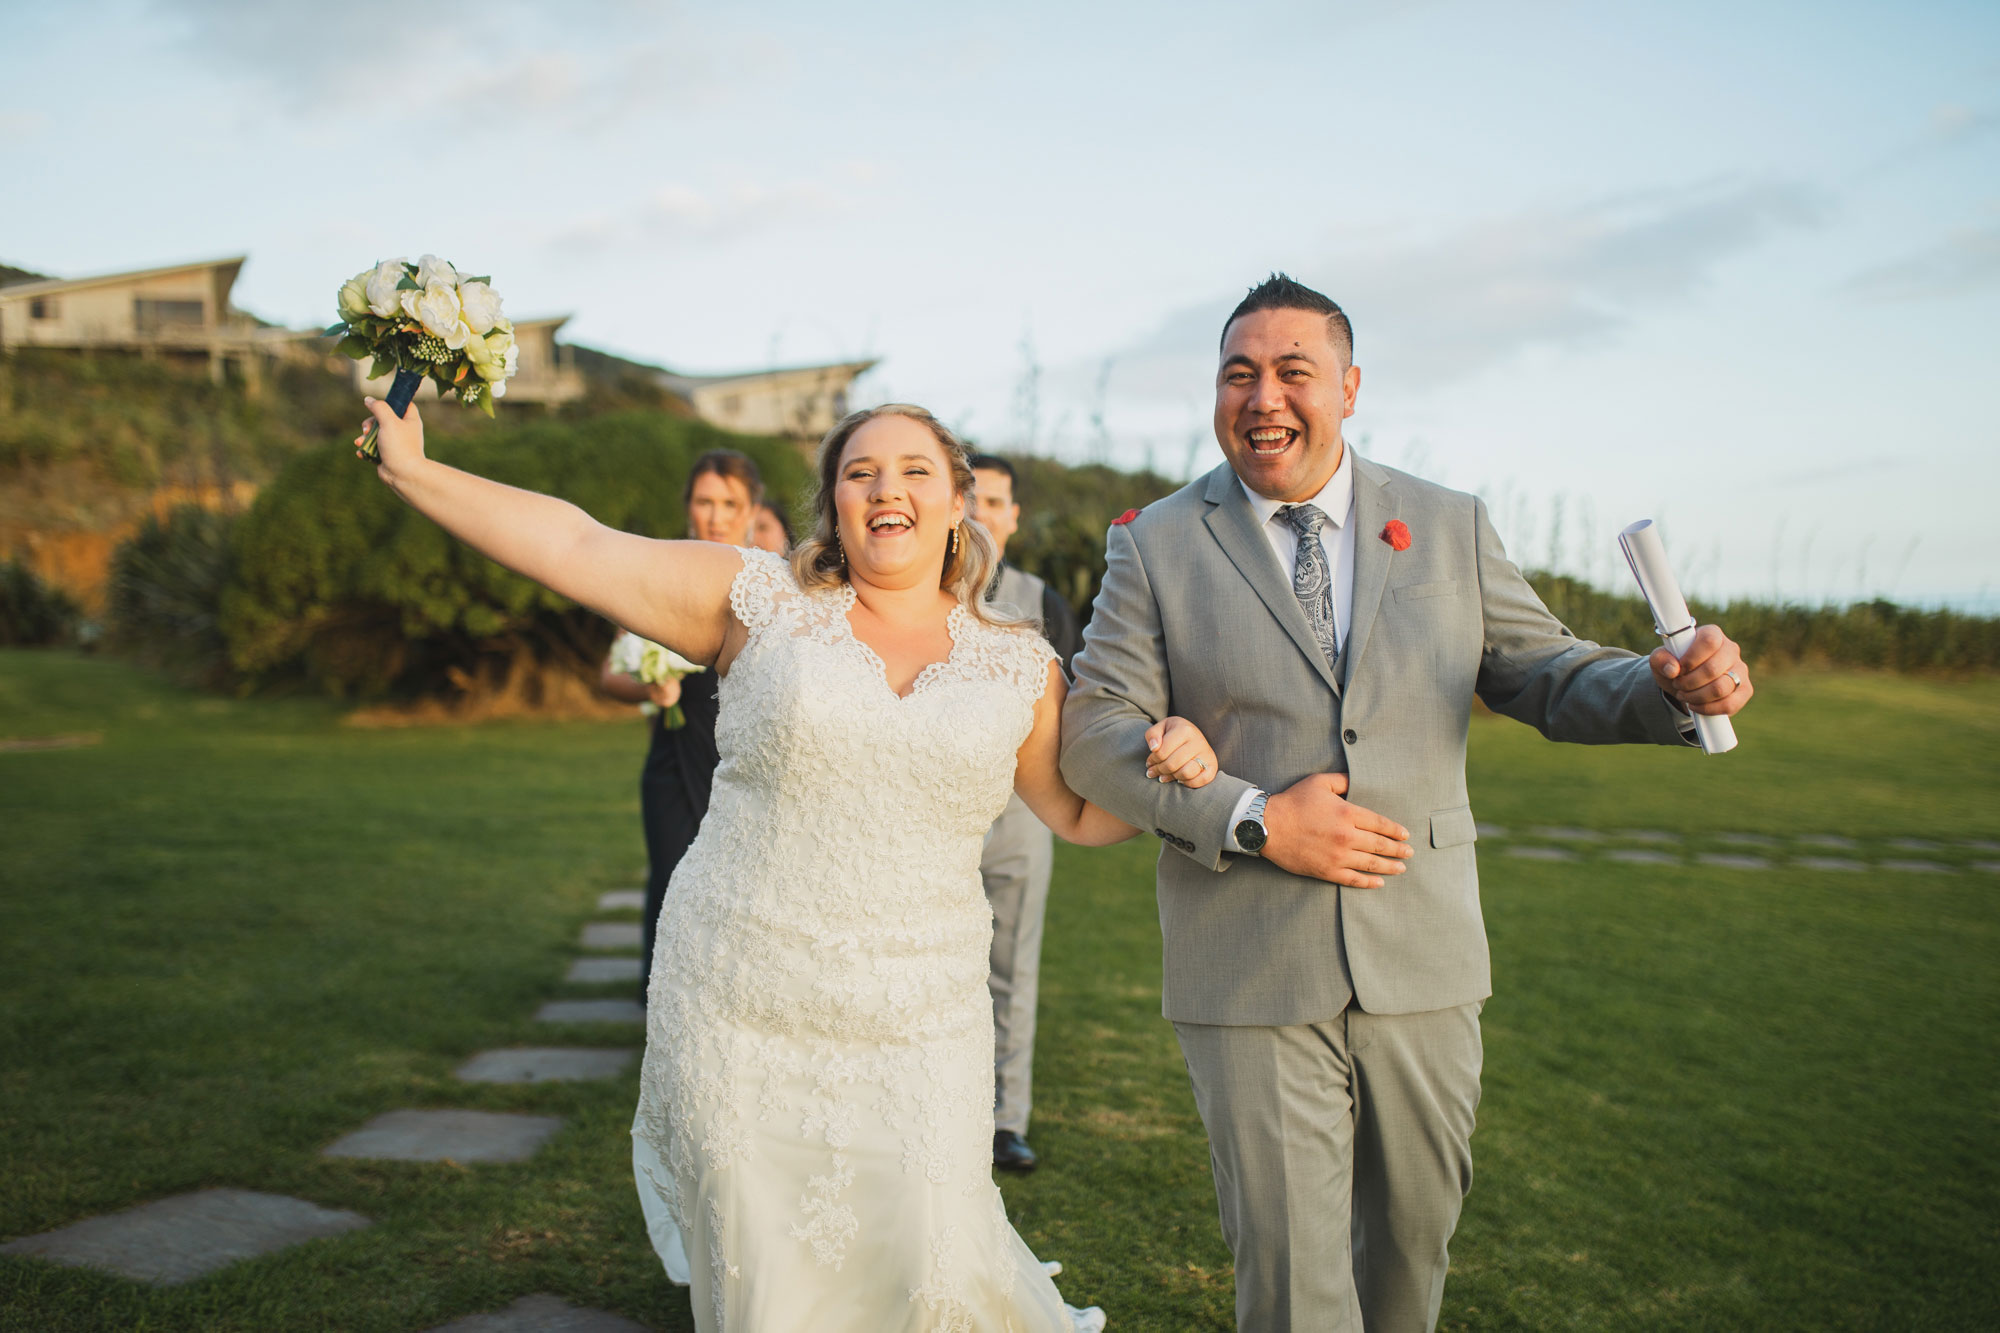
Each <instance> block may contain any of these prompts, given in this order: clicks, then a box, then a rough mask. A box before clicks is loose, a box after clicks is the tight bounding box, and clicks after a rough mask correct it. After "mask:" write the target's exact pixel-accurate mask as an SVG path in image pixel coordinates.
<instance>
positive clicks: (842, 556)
mask: <svg viewBox="0 0 2000 1333" xmlns="http://www.w3.org/2000/svg"><path fill="white" fill-rule="evenodd" d="M833 553H834V555H835V556H836V557H838V558H839V560H840V567H841V568H842V569H846V568H847V548H846V547H845V546H842V545H841V544H840V534H839V533H837V532H836V533H834V534H833Z"/></svg>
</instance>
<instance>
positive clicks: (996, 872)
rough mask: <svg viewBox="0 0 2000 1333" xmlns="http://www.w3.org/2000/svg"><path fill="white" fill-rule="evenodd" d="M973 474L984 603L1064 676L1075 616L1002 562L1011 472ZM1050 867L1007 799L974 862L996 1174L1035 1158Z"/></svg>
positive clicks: (1041, 830) (1012, 508) (1045, 837)
mask: <svg viewBox="0 0 2000 1333" xmlns="http://www.w3.org/2000/svg"><path fill="white" fill-rule="evenodd" d="M972 475H973V477H974V479H975V488H974V491H973V498H972V517H973V518H975V519H977V520H978V521H979V523H980V525H981V526H982V527H984V528H985V529H986V530H987V531H988V532H989V533H991V534H992V535H993V541H994V543H995V544H996V545H998V546H999V548H1000V554H1001V557H1002V563H1001V565H1000V573H999V575H998V577H996V578H995V579H994V580H993V586H992V587H991V588H990V589H989V590H988V591H987V594H986V597H987V600H988V601H991V602H996V603H999V604H1002V605H1006V606H1011V607H1012V608H1013V609H1014V610H1015V612H1016V613H1018V614H1020V615H1023V616H1032V615H1036V614H1037V613H1039V614H1040V616H1041V621H1042V633H1043V635H1044V636H1045V637H1046V638H1047V639H1048V641H1049V646H1050V647H1052V648H1054V649H1055V650H1056V656H1057V657H1059V658H1061V659H1062V666H1063V673H1064V674H1065V675H1067V674H1068V673H1069V663H1070V659H1071V658H1073V657H1075V656H1076V650H1077V649H1078V648H1080V647H1081V646H1082V644H1083V640H1082V637H1081V636H1080V635H1079V634H1078V633H1077V628H1076V613H1075V612H1073V611H1071V610H1070V608H1069V603H1068V602H1066V601H1064V600H1063V598H1062V594H1061V593H1059V592H1057V591H1056V590H1055V589H1054V588H1051V587H1050V586H1049V585H1048V584H1047V583H1045V582H1043V581H1042V580H1041V579H1039V578H1036V577H1035V576H1034V575H1033V574H1030V573H1028V572H1027V571H1025V570H1022V569H1017V568H1015V567H1014V566H1013V565H1010V564H1007V563H1006V562H1005V557H1006V554H1007V539H1008V538H1009V537H1011V536H1013V535H1014V533H1015V531H1016V530H1017V529H1018V528H1019V527H1020V526H1021V506H1020V504H1019V503H1018V502H1017V501H1016V500H1015V499H1014V467H1013V465H1012V464H1011V463H1009V462H1008V461H1007V460H1006V459H1004V458H996V457H994V456H993V455H992V454H976V455H974V456H973V459H972ZM1054 864H1055V841H1054V838H1053V837H1052V836H1051V834H1050V833H1049V830H1048V828H1047V827H1046V826H1045V825H1044V824H1043V823H1042V822H1041V821H1040V820H1039V819H1036V818H1035V816H1034V813H1033V812H1032V811H1030V810H1029V809H1028V807H1027V806H1026V805H1024V804H1022V802H1021V798H1020V797H1018V796H1014V797H1010V798H1009V799H1008V801H1007V809H1006V810H1005V811H1004V812H1002V813H1001V815H1000V818H999V819H997V820H995V821H994V823H993V827H992V829H990V830H989V831H988V832H987V834H986V851H985V854H984V856H982V857H981V858H980V862H979V873H980V875H981V876H982V877H983V878H984V879H985V881H986V900H987V901H988V902H990V903H991V904H992V905H993V955H992V971H991V973H989V974H988V976H987V979H986V984H987V988H988V989H989V990H991V991H992V992H993V1165H995V1166H997V1167H999V1168H1000V1169H1001V1170H1003V1171H1032V1170H1034V1169H1035V1162H1036V1158H1035V1154H1034V1150H1033V1149H1031V1148H1029V1147H1028V1142H1027V1137H1026V1136H1027V1133H1028V1108H1029V1104H1030V1094H1031V1092H1032V1091H1033V1085H1034V1066H1035V992H1036V981H1037V979H1038V977H1039V975H1040V972H1041V966H1042V913H1043V910H1044V909H1045V908H1046V907H1047V906H1048V902H1049V875H1050V872H1051V871H1052V869H1053V868H1054Z"/></svg>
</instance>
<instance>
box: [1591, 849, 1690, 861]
mask: <svg viewBox="0 0 2000 1333" xmlns="http://www.w3.org/2000/svg"><path fill="white" fill-rule="evenodd" d="M1604 855H1605V858H1606V859H1607V860H1611V861H1624V862H1627V863H1628V864H1631V865H1635V866H1677V865H1679V864H1680V863H1681V859H1680V858H1679V857H1678V856H1673V855H1670V854H1669V853H1667V852H1647V851H1641V850H1639V849H1638V848H1635V847H1620V848H1618V849H1617V850H1615V851H1609V852H1606V853H1605V854H1604Z"/></svg>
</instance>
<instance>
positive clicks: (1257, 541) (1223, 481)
mask: <svg viewBox="0 0 2000 1333" xmlns="http://www.w3.org/2000/svg"><path fill="white" fill-rule="evenodd" d="M1202 498H1203V499H1205V500H1207V501H1208V502H1209V503H1210V504H1211V505H1214V506H1215V507H1214V508H1213V509H1211V510H1209V511H1208V519H1207V522H1208V530H1209V531H1210V532H1212V533H1214V534H1215V540H1216V541H1217V543H1219V544H1220V545H1221V547H1222V550H1223V553H1224V554H1225V555H1227V556H1228V557H1229V559H1230V562H1231V563H1232V564H1234V565H1235V566H1236V569H1237V572H1238V573H1240V574H1242V575H1243V579H1244V582H1246V583H1248V584H1249V585H1250V586H1251V588H1252V589H1254V590H1255V591H1256V593H1257V596H1258V597H1260V598H1262V599H1263V602H1264V605H1265V606H1267V607H1269V608H1270V611H1271V614H1272V615H1273V616H1275V617H1277V621H1278V623H1279V624H1280V625H1282V626H1284V628H1285V633H1287V634H1289V635H1291V636H1292V642H1293V643H1296V644H1297V645H1298V646H1299V651H1300V652H1302V653H1304V654H1305V655H1306V660H1307V661H1309V662H1311V663H1312V664H1313V669H1314V670H1316V671H1318V672H1319V674H1320V679H1322V680H1324V681H1325V682H1326V684H1327V688H1328V689H1330V690H1332V691H1333V692H1334V693H1335V694H1339V693H1340V681H1339V679H1338V678H1336V677H1335V676H1334V674H1333V667H1332V666H1331V665H1330V664H1328V662H1327V660H1326V654H1325V653H1323V652H1321V651H1320V647H1319V640H1318V639H1316V638H1314V637H1313V632H1312V625H1311V624H1310V623H1309V622H1308V621H1307V620H1306V613H1305V608H1303V607H1301V606H1300V605H1299V599H1298V597H1297V595H1296V594H1294V593H1293V592H1292V585H1291V582H1290V580H1288V579H1286V578H1285V571H1284V569H1283V567H1282V566H1280V565H1279V564H1278V557H1277V556H1276V555H1274V554H1272V552H1271V543H1270V542H1269V541H1268V540H1266V539H1265V537H1264V534H1263V532H1262V530H1261V529H1260V528H1259V527H1258V524H1257V512H1256V511H1255V510H1254V509H1252V508H1251V507H1250V498H1249V497H1248V496H1246V495H1245V494H1244V493H1243V483H1241V482H1240V481H1238V480H1237V479H1236V473H1235V472H1233V471H1232V470H1231V469H1230V467H1229V465H1228V464H1227V463H1224V464H1223V465H1222V466H1221V467H1219V468H1217V469H1216V470H1215V471H1213V472H1211V473H1209V474H1208V489H1207V490H1206V491H1205V492H1204V493H1203V496H1202ZM1376 596H1377V597H1378V598H1379V597H1380V596H1381V589H1380V588H1377V589H1376Z"/></svg>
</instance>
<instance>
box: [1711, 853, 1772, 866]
mask: <svg viewBox="0 0 2000 1333" xmlns="http://www.w3.org/2000/svg"><path fill="white" fill-rule="evenodd" d="M1695 860H1697V861H1699V862H1701V863H1702V864H1703V865H1705V866H1716V867H1718V868H1719V869H1722V870H1769V869H1770V868H1771V863H1770V862H1769V861H1766V860H1765V859H1764V858H1763V857H1761V856H1738V855H1735V854H1733V853H1730V852H1704V853H1703V854H1702V855H1700V856H1697V857H1696V858H1695Z"/></svg>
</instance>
